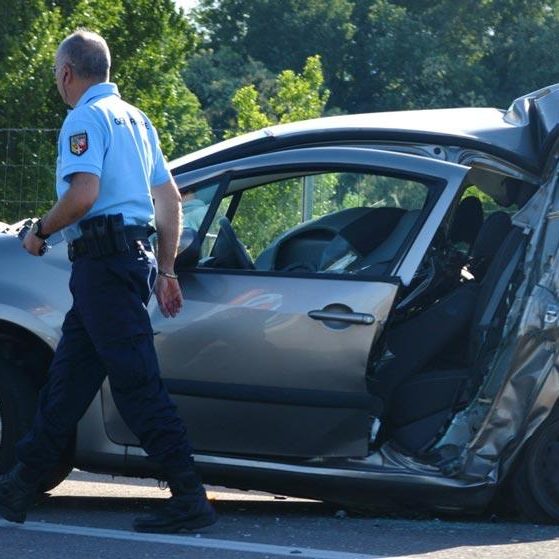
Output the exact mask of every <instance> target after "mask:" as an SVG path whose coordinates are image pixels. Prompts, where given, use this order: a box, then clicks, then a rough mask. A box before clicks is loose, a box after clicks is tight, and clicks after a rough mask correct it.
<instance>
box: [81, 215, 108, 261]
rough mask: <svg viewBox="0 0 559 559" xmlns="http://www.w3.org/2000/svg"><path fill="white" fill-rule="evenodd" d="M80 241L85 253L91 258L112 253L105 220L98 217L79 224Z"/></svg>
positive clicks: (100, 216)
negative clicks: (85, 250)
mask: <svg viewBox="0 0 559 559" xmlns="http://www.w3.org/2000/svg"><path fill="white" fill-rule="evenodd" d="M80 229H81V231H82V239H83V241H84V242H85V244H86V247H87V252H88V254H89V255H90V256H92V257H93V258H99V257H100V256H106V255H108V254H112V253H113V252H114V250H113V247H112V244H111V239H110V237H109V234H108V233H109V231H108V223H107V218H106V216H104V215H98V216H95V217H92V218H90V219H86V220H84V221H82V222H80Z"/></svg>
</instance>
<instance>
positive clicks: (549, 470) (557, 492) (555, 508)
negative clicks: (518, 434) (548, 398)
mask: <svg viewBox="0 0 559 559" xmlns="http://www.w3.org/2000/svg"><path fill="white" fill-rule="evenodd" d="M511 482H512V489H513V495H514V500H515V503H516V508H517V509H518V512H519V513H520V514H521V515H522V516H523V517H525V518H526V519H528V520H531V521H533V522H538V523H546V524H550V523H554V524H556V523H559V414H558V413H557V412H554V413H553V414H552V415H551V416H550V417H549V418H548V419H547V420H546V421H545V422H544V423H543V425H542V426H541V427H540V428H539V429H538V430H537V431H536V433H535V434H534V435H533V436H532V438H531V439H530V440H529V441H528V443H527V444H526V447H525V448H524V450H523V451H522V453H521V455H520V456H519V458H518V459H517V463H516V467H515V471H514V473H513V475H512V479H511Z"/></svg>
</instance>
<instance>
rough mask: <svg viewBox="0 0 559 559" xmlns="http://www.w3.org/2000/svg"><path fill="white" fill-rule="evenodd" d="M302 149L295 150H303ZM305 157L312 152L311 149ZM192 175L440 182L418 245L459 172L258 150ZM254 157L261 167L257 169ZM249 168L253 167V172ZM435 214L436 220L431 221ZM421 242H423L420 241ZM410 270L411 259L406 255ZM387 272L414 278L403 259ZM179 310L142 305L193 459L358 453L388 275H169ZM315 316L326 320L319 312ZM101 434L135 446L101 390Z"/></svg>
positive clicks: (412, 162) (421, 163)
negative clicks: (373, 171)
mask: <svg viewBox="0 0 559 559" xmlns="http://www.w3.org/2000/svg"><path fill="white" fill-rule="evenodd" d="M302 152H305V153H302ZM311 152H312V153H311ZM248 159H250V160H251V161H248V160H245V161H241V162H235V163H234V164H230V165H229V166H227V165H225V166H224V165H221V166H219V169H209V170H208V171H207V174H206V175H203V174H202V175H200V172H199V171H197V178H200V180H208V177H211V178H212V179H215V178H218V177H219V176H220V172H221V173H230V174H232V176H234V174H235V173H239V172H240V173H242V172H243V170H247V169H251V170H252V171H254V172H255V169H256V171H260V172H265V171H266V169H267V168H270V167H271V166H273V167H274V169H275V170H276V172H277V169H278V165H280V167H281V165H286V166H288V165H294V166H297V167H299V166H300V165H308V164H313V165H324V164H325V161H327V162H328V163H327V164H328V165H331V164H332V163H334V164H337V165H340V164H348V165H349V164H351V165H359V166H360V167H366V166H370V167H371V168H374V166H375V165H378V166H380V167H382V169H383V170H385V171H386V170H388V171H389V172H395V171H397V172H399V173H406V175H412V176H413V174H414V173H415V174H417V175H418V176H421V177H422V178H429V177H431V178H432V179H435V180H437V181H441V182H442V181H444V182H445V183H446V188H445V189H444V190H443V193H444V196H440V198H439V200H438V201H437V202H436V204H435V205H434V208H433V211H432V212H431V216H428V217H429V219H427V220H426V221H425V222H424V225H423V227H422V228H421V231H420V232H419V234H418V236H417V239H419V240H420V241H421V243H422V245H421V246H426V240H428V239H430V238H433V236H434V234H435V230H436V228H437V227H438V225H439V224H440V222H441V220H442V219H443V217H444V215H445V212H446V211H447V210H448V208H449V207H450V205H451V203H452V200H453V199H454V196H455V195H456V193H457V192H458V190H459V188H460V186H461V183H462V181H463V179H464V177H465V175H466V173H467V171H468V169H467V168H465V167H462V166H458V165H452V164H446V163H441V162H436V161H431V160H427V159H423V158H419V157H414V156H409V155H401V154H389V153H385V152H382V153H381V152H375V151H374V150H366V149H349V148H339V149H337V150H333V149H327V148H325V149H322V150H321V149H317V148H313V149H307V150H297V153H287V154H285V153H284V154H267V155H266V156H259V157H253V158H248ZM259 162H260V163H259ZM259 165H260V167H259ZM433 215H435V216H436V217H433ZM427 244H428V242H427ZM411 260H412V261H413V262H415V267H416V268H417V266H419V260H418V259H417V255H413V258H411ZM398 266H399V267H400V268H402V269H405V270H406V275H407V277H408V279H411V277H413V273H414V264H413V263H411V264H410V262H409V261H407V260H406V257H405V256H404V257H403V259H402V260H401V261H400V262H399V263H398ZM180 283H181V288H182V291H183V295H184V298H185V304H184V308H183V311H182V313H181V314H180V315H178V316H177V317H176V318H174V319H172V320H168V319H164V318H163V317H162V316H161V315H160V314H159V312H158V311H156V309H155V302H154V301H152V302H151V303H150V309H151V311H152V316H153V325H154V330H155V332H156V347H157V351H158V355H159V359H160V364H161V369H162V376H163V378H164V381H165V382H166V384H167V387H168V388H169V391H170V393H171V395H172V397H173V398H174V399H175V401H176V403H177V406H178V409H179V412H180V414H181V416H182V417H183V418H184V419H185V421H186V422H187V425H188V430H189V436H190V439H191V441H192V445H193V448H194V449H195V450H196V451H198V452H212V453H232V454H244V455H274V456H280V455H283V456H299V457H306V456H365V455H366V454H367V451H368V441H369V431H370V422H371V418H370V412H369V409H370V407H369V403H370V395H369V394H368V392H367V386H366V369H367V361H368V358H369V354H370V351H371V348H372V347H373V345H374V343H375V341H376V340H377V339H378V337H379V335H380V333H381V332H382V328H383V326H384V324H385V322H386V320H387V318H388V316H389V313H390V311H391V308H392V305H393V303H394V301H395V298H396V295H397V291H398V285H399V282H398V280H397V278H393V279H390V278H381V279H379V278H377V279H375V278H364V277H357V276H340V275H336V274H309V275H296V274H289V273H287V274H286V273H280V272H278V273H273V272H272V273H270V272H268V273H266V272H258V271H238V272H231V271H228V270H217V269H189V270H184V271H181V272H180ZM324 313H326V314H324ZM103 402H104V413H105V424H106V429H107V432H108V434H109V436H110V437H111V438H112V439H113V440H114V441H115V442H119V443H122V444H138V443H137V441H136V440H135V438H134V437H133V435H132V434H131V433H130V432H129V431H128V429H127V428H126V427H125V426H124V424H123V423H122V420H121V419H120V417H119V415H118V412H116V410H115V408H114V403H113V402H112V398H111V397H110V394H109V391H108V389H107V387H106V386H105V387H104V390H103Z"/></svg>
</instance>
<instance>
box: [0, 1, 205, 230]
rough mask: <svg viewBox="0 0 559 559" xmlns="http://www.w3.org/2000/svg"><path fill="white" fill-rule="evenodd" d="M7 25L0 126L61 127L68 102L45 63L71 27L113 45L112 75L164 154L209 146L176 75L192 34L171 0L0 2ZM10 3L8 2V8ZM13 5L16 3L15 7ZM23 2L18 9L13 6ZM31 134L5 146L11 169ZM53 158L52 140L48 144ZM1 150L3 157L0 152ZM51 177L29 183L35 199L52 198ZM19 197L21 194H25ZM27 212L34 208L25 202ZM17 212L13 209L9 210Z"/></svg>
mask: <svg viewBox="0 0 559 559" xmlns="http://www.w3.org/2000/svg"><path fill="white" fill-rule="evenodd" d="M0 2H1V6H2V9H0V13H2V12H3V13H4V14H5V15H6V18H5V19H4V21H3V22H2V25H3V26H4V28H5V29H12V27H13V28H14V29H17V30H18V33H19V35H18V36H17V37H14V36H11V35H8V34H6V36H8V41H7V42H6V43H5V44H2V47H0V129H2V128H49V129H54V128H59V127H60V126H61V124H62V120H63V118H64V115H65V114H66V109H67V108H66V107H65V106H64V105H63V103H62V101H61V100H60V98H59V95H58V93H57V91H56V87H55V84H54V80H53V76H52V72H51V67H52V64H53V61H54V55H55V52H56V48H57V45H58V44H59V42H60V40H62V39H63V38H64V37H65V36H66V35H67V34H69V33H70V32H71V31H73V30H74V29H76V28H77V27H82V26H85V27H87V28H88V29H91V30H93V31H97V32H99V33H101V34H102V35H103V36H104V37H105V38H106V39H107V42H108V44H109V46H110V48H111V53H112V58H113V64H112V79H113V80H114V81H116V82H117V83H118V85H119V88H120V91H121V94H122V96H123V98H125V99H126V100H127V101H129V102H131V103H133V104H136V105H137V106H139V108H141V109H142V110H144V111H145V112H146V113H147V114H148V115H149V116H150V118H151V119H152V120H153V122H154V124H155V126H156V127H157V128H158V130H159V134H160V138H161V143H162V146H163V150H164V152H165V153H166V154H167V156H169V157H175V156H178V155H182V154H184V153H185V152H188V151H191V150H193V149H197V148H199V147H202V146H204V145H207V144H209V143H210V142H211V140H212V135H211V130H210V128H209V126H208V123H207V121H206V119H205V116H204V114H203V112H202V110H201V107H200V104H199V102H198V100H197V99H196V97H195V95H194V94H193V93H192V92H191V91H190V90H189V89H188V88H187V87H186V85H185V84H184V81H183V79H182V72H183V71H184V68H185V64H186V58H187V57H188V56H191V55H192V53H193V51H194V49H195V47H196V44H197V35H196V33H195V31H194V28H193V27H192V25H191V24H190V23H189V22H188V21H187V20H186V18H185V17H184V16H183V15H182V14H180V13H179V12H177V11H176V10H175V6H174V3H173V1H172V0H50V1H49V2H48V3H47V2H46V1H45V0H33V2H30V3H27V2H14V3H13V4H12V2H11V0H0ZM12 6H14V7H12ZM16 8H17V9H16ZM19 8H21V10H20V9H19ZM38 140H39V138H37V140H32V139H29V138H28V139H27V141H26V143H25V145H23V144H20V145H17V143H16V145H12V146H10V160H6V161H3V162H2V161H0V163H3V165H4V166H5V167H6V169H9V170H10V173H15V172H17V168H16V167H13V165H14V164H19V163H20V162H21V161H31V160H32V158H33V157H34V155H35V152H36V151H37V150H38V146H37V141H38ZM49 151H50V156H51V160H52V161H53V162H54V153H55V146H54V145H52V144H51V145H50V146H49ZM3 156H4V155H3ZM21 173H27V174H28V175H29V176H25V177H23V180H22V181H14V180H12V177H10V178H9V179H6V187H7V189H8V190H13V191H14V192H7V193H5V197H6V198H9V199H12V198H16V197H17V196H19V193H16V192H15V189H17V188H18V187H17V186H14V184H19V183H20V182H25V183H27V181H28V180H32V177H33V176H34V175H35V173H34V172H33V170H31V171H30V172H28V170H22V171H21ZM51 179H52V176H45V177H44V178H40V179H39V184H32V185H29V188H30V189H31V190H33V191H35V190H36V191H37V193H38V196H37V198H38V199H48V198H52V192H53V183H52V181H51ZM24 195H25V193H24ZM31 210H33V208H31ZM14 211H15V210H14ZM14 211H12V212H8V213H6V210H5V211H3V213H2V215H0V218H1V219H5V220H11V219H14V217H15V215H14Z"/></svg>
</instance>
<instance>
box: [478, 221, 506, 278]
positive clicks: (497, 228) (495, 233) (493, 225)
mask: <svg viewBox="0 0 559 559" xmlns="http://www.w3.org/2000/svg"><path fill="white" fill-rule="evenodd" d="M511 228H512V222H511V219H510V216H509V214H507V213H505V212H495V213H493V214H491V215H490V216H489V217H488V218H487V219H486V220H485V223H484V224H483V225H482V227H481V229H480V231H479V234H478V236H477V238H476V240H475V242H474V245H473V247H472V250H471V252H470V271H471V272H472V273H473V275H474V276H475V278H476V280H478V281H479V280H481V278H482V277H483V276H484V275H485V272H486V270H487V268H488V266H489V264H490V263H491V261H492V260H493V257H494V256H495V254H496V253H497V251H498V250H499V248H500V247H501V245H502V244H503V241H504V240H505V237H506V236H507V235H508V233H509V232H510V230H511Z"/></svg>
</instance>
